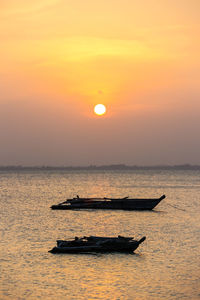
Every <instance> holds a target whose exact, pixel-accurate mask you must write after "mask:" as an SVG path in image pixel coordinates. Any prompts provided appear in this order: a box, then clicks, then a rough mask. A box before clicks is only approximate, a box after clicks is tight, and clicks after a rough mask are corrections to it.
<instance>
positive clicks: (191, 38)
mask: <svg viewBox="0 0 200 300" xmlns="http://www.w3.org/2000/svg"><path fill="white" fill-rule="evenodd" d="M199 20H200V1H199V0H173V1H172V0H115V1H114V0H109V1H108V0H101V1H97V0H84V1H83V0H65V1H64V0H34V1H32V0H1V1H0V165H66V166H77V165H90V164H96V165H102V164H118V163H125V164H129V165H135V164H136V165H159V164H184V163H191V164H200V138H199V131H200V21H199ZM98 103H102V104H104V105H105V106H106V108H107V112H106V114H105V115H103V116H97V115H95V114H94V106H95V105H96V104H98Z"/></svg>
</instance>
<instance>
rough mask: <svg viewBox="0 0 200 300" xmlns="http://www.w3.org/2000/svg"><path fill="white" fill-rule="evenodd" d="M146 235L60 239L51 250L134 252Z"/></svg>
mask: <svg viewBox="0 0 200 300" xmlns="http://www.w3.org/2000/svg"><path fill="white" fill-rule="evenodd" d="M145 239H146V237H143V238H141V239H140V240H139V241H137V240H131V241H129V240H126V239H121V238H118V239H112V238H96V239H95V238H92V242H91V241H89V242H77V243H76V242H72V243H73V244H71V242H67V241H60V242H59V243H57V244H58V245H57V247H54V248H53V249H51V250H50V251H49V252H50V253H53V254H56V253H88V252H97V253H106V252H121V253H133V252H134V251H135V250H136V249H137V248H138V247H139V245H140V244H141V243H142V242H144V241H145Z"/></svg>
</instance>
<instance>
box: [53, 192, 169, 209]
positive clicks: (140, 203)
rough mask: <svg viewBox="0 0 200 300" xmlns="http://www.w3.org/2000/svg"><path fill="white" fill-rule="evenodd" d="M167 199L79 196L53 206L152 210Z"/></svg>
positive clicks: (63, 207) (55, 207)
mask: <svg viewBox="0 0 200 300" xmlns="http://www.w3.org/2000/svg"><path fill="white" fill-rule="evenodd" d="M164 198H165V195H162V196H161V197H160V198H155V199H150V198H149V199H148V198H147V199H141V198H138V199H137V198H133V199H131V198H130V199H129V198H128V197H124V198H80V197H79V196H78V195H77V197H75V198H73V199H67V200H66V201H64V202H62V203H59V204H57V205H52V206H51V208H52V209H63V210H65V209H123V210H152V209H153V208H154V207H156V205H158V203H159V202H160V201H161V200H163V199H164Z"/></svg>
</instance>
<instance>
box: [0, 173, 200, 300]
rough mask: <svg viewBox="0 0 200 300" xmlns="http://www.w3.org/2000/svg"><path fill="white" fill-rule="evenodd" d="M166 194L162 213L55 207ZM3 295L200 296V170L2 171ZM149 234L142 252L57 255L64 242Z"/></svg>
mask: <svg viewBox="0 0 200 300" xmlns="http://www.w3.org/2000/svg"><path fill="white" fill-rule="evenodd" d="M77 194H79V195H80V196H101V197H104V196H112V197H114V196H133V197H134V196H135V197H159V196H161V195H162V194H166V196H167V198H166V199H164V200H163V201H162V202H161V203H160V204H159V205H158V206H157V207H156V208H155V210H154V211H149V212H148V211H146V212H134V211H103V210H97V211H95V210H85V211H79V210H76V211H52V210H51V209H50V208H49V207H50V205H52V204H56V203H58V202H62V201H64V200H65V198H66V197H68V198H69V197H74V196H75V195H77ZM0 211H1V224H0V229H1V251H0V262H1V270H0V299H200V268H199V266H200V218H199V212H200V171H151V170H147V171H124V172H116V171H115V172H108V171H107V172H103V171H101V172H95V171H94V172H86V171H85V172H84V171H79V172H78V171H76V172H75V171H71V172H67V171H59V172H58V171H50V172H48V171H35V172H34V171H32V172H27V171H20V172H6V171H5V172H1V173H0ZM118 234H120V235H125V236H134V237H136V238H140V237H142V236H143V235H145V236H146V237H147V239H146V241H145V242H144V243H143V244H142V245H141V246H140V247H139V248H138V249H137V250H136V254H133V255H132V254H82V255H73V254H70V255H69V254H67V255H53V254H50V253H48V250H49V249H51V248H52V247H53V246H54V245H55V243H56V240H57V239H66V238H71V237H74V236H75V235H76V236H83V235H102V236H116V235H118Z"/></svg>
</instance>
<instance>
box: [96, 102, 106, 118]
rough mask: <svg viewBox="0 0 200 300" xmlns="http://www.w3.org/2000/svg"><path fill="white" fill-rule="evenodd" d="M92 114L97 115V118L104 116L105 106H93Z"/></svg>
mask: <svg viewBox="0 0 200 300" xmlns="http://www.w3.org/2000/svg"><path fill="white" fill-rule="evenodd" d="M94 112H95V114H96V115H98V116H102V115H104V114H105V112H106V107H105V105H103V104H97V105H95V107H94Z"/></svg>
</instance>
